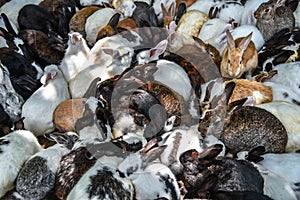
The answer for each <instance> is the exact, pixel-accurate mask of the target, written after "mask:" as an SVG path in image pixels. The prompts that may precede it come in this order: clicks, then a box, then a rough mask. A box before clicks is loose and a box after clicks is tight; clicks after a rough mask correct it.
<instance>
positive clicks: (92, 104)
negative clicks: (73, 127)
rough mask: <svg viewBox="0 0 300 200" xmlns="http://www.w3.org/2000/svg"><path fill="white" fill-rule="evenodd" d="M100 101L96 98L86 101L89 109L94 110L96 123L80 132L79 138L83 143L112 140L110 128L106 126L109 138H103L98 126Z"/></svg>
mask: <svg viewBox="0 0 300 200" xmlns="http://www.w3.org/2000/svg"><path fill="white" fill-rule="evenodd" d="M98 102H99V101H98V99H97V98H95V97H89V98H88V100H87V101H86V104H85V106H86V105H88V107H89V109H91V110H92V112H93V116H92V117H93V119H94V123H93V125H92V126H86V127H84V128H83V129H81V130H79V131H78V134H79V138H80V140H82V141H87V140H95V139H97V140H100V141H104V140H110V139H111V136H110V135H111V133H110V132H111V131H110V126H109V125H106V128H107V129H108V133H107V138H103V136H102V134H101V131H102V130H99V128H98V126H97V123H98V122H97V116H96V113H95V112H96V109H97V107H98Z"/></svg>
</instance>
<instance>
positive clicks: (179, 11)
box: [175, 1, 186, 24]
mask: <svg viewBox="0 0 300 200" xmlns="http://www.w3.org/2000/svg"><path fill="white" fill-rule="evenodd" d="M184 13H186V4H185V2H184V1H183V2H181V3H180V4H179V5H178V9H177V16H176V18H175V22H176V24H178V22H179V20H180V19H181V17H182V15H183V14H184Z"/></svg>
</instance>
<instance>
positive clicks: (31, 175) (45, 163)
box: [15, 132, 78, 200]
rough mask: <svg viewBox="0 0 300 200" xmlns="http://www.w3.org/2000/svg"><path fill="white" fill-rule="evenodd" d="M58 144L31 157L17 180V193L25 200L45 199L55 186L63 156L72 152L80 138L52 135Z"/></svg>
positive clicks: (73, 134)
mask: <svg viewBox="0 0 300 200" xmlns="http://www.w3.org/2000/svg"><path fill="white" fill-rule="evenodd" d="M47 137H50V138H51V139H54V140H55V141H56V142H57V144H55V145H53V146H51V147H48V148H47V149H44V150H43V151H40V152H38V153H36V154H34V155H33V156H31V157H30V158H29V159H28V160H27V161H26V162H25V163H24V165H23V166H22V168H21V170H20V172H19V174H18V177H17V178H16V182H15V187H16V191H17V192H18V194H19V195H20V196H22V197H23V198H24V199H30V200H34V199H43V198H44V197H46V196H47V194H48V193H49V192H51V191H52V190H53V188H54V184H55V173H56V170H57V168H58V165H59V163H60V159H61V158H62V156H63V155H66V154H67V153H69V152H70V149H71V148H72V147H73V145H74V143H75V142H76V141H77V140H78V136H77V134H76V133H74V132H68V133H62V134H50V135H49V136H47Z"/></svg>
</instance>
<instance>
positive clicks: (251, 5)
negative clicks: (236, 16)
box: [241, 0, 268, 26]
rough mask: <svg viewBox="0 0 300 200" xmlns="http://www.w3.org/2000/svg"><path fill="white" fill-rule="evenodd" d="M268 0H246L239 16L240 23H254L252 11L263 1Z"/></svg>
mask: <svg viewBox="0 0 300 200" xmlns="http://www.w3.org/2000/svg"><path fill="white" fill-rule="evenodd" d="M267 1H268V0H247V1H246V3H245V5H244V10H243V13H242V18H241V25H254V26H255V25H256V19H255V17H254V12H255V11H256V10H257V8H258V7H259V6H260V4H262V3H263V2H267Z"/></svg>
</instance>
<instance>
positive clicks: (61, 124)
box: [53, 98, 87, 132]
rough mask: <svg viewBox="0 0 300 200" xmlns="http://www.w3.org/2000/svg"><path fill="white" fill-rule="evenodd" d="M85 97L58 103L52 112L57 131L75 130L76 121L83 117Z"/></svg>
mask: <svg viewBox="0 0 300 200" xmlns="http://www.w3.org/2000/svg"><path fill="white" fill-rule="evenodd" d="M86 100H87V99H85V98H78V99H69V100H66V101H63V102H62V103H60V104H59V105H58V106H57V107H56V109H55V110H54V112H53V124H54V127H55V128H56V129H58V131H59V132H67V131H76V129H75V124H76V121H77V120H78V119H80V118H82V117H83V109H84V104H85V102H86Z"/></svg>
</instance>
